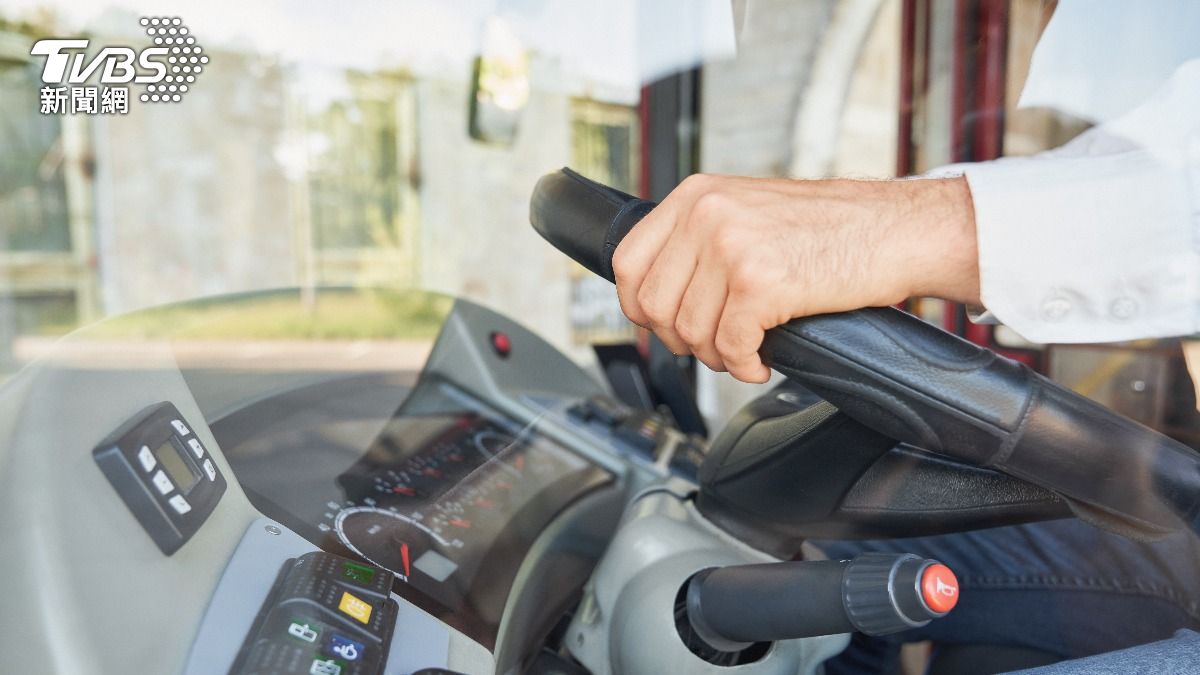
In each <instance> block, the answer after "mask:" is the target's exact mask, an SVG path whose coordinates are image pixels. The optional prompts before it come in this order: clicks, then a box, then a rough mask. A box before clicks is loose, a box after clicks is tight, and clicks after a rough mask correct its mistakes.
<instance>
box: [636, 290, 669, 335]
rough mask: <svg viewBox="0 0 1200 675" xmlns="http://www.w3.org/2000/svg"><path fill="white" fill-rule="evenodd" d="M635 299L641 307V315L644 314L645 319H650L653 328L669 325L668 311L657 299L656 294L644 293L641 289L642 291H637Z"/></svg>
mask: <svg viewBox="0 0 1200 675" xmlns="http://www.w3.org/2000/svg"><path fill="white" fill-rule="evenodd" d="M637 299H638V304H639V305H641V308H642V313H643V314H645V315H646V318H648V319H650V322H651V323H653V324H654V325H655V326H664V325H669V324H670V323H671V322H670V318H671V317H670V316H669V309H668V308H667V307H666V305H665V304H664V303H663V302H662V301H661V300H659V299H658V296H657V295H656V294H654V293H652V292H649V291H646V290H645V289H644V288H643V290H641V291H638V295H637Z"/></svg>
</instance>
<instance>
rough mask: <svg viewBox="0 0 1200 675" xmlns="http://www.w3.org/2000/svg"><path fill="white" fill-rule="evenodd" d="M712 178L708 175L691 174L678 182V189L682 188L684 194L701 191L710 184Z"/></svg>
mask: <svg viewBox="0 0 1200 675" xmlns="http://www.w3.org/2000/svg"><path fill="white" fill-rule="evenodd" d="M712 178H713V177H712V176H710V175H708V174H704V173H693V174H691V175H689V176H687V177H686V178H684V179H683V180H681V181H679V187H680V188H683V190H684V192H691V191H694V190H695V191H703V190H704V189H705V188H707V187H708V186H709V185H711V184H712Z"/></svg>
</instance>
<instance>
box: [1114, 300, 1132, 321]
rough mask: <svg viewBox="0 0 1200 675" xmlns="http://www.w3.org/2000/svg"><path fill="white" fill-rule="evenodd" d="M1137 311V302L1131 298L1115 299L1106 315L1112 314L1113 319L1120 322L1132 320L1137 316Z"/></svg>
mask: <svg viewBox="0 0 1200 675" xmlns="http://www.w3.org/2000/svg"><path fill="white" fill-rule="evenodd" d="M1137 311H1138V304H1137V300H1134V299H1133V298H1117V299H1116V300H1113V301H1112V304H1110V305H1109V306H1108V313H1109V314H1112V316H1113V318H1114V319H1119V320H1121V321H1125V320H1127V319H1131V318H1133V315H1134V314H1137Z"/></svg>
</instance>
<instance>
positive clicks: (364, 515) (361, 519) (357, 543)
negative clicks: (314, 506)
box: [334, 506, 451, 582]
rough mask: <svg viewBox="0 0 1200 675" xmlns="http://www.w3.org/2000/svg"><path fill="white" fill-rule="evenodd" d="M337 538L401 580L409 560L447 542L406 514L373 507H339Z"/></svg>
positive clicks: (409, 570) (405, 577)
mask: <svg viewBox="0 0 1200 675" xmlns="http://www.w3.org/2000/svg"><path fill="white" fill-rule="evenodd" d="M334 528H335V530H336V531H337V536H338V539H340V540H341V542H342V543H343V544H345V546H346V548H349V549H350V550H351V551H354V552H355V553H357V554H358V555H360V556H362V557H363V558H366V559H367V560H369V561H371V562H373V563H375V564H376V565H379V566H380V567H384V568H386V569H389V570H391V571H392V572H393V573H394V574H395V575H396V576H398V577H400V579H401V580H402V581H406V582H407V581H408V580H409V577H410V576H411V575H412V569H413V562H414V561H416V560H417V559H418V558H420V557H421V556H423V555H425V553H426V552H427V551H430V550H434V549H436V548H438V547H441V548H442V549H443V550H444V549H445V548H448V547H449V546H451V543H450V542H448V541H447V540H445V539H443V538H442V537H441V536H440V535H439V534H437V533H436V532H434V531H433V530H430V529H429V528H428V527H426V526H425V525H423V524H421V523H420V522H419V521H418V520H415V519H413V518H410V517H409V516H406V515H403V514H400V513H396V512H394V511H389V510H387V509H379V508H373V507H365V506H364V507H353V508H348V509H343V510H342V511H340V512H339V513H338V514H337V518H336V519H335V520H334Z"/></svg>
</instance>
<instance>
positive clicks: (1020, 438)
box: [530, 169, 1200, 538]
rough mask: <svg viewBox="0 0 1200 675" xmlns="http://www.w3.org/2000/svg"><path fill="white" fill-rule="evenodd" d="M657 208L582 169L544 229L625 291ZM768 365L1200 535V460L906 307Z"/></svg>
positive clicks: (908, 425) (1081, 505) (834, 323)
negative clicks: (632, 260)
mask: <svg viewBox="0 0 1200 675" xmlns="http://www.w3.org/2000/svg"><path fill="white" fill-rule="evenodd" d="M654 206H655V204H654V203H653V202H649V201H645V200H641V199H638V198H636V197H633V196H631V195H628V194H625V193H623V192H620V191H619V190H615V189H613V188H610V187H607V186H604V185H601V184H599V183H596V182H593V181H590V180H588V179H586V178H584V177H582V176H580V175H579V174H577V173H575V172H574V171H571V170H570V169H562V170H561V171H557V172H554V173H551V174H548V175H547V176H545V177H543V178H542V179H541V180H540V181H539V182H538V184H537V186H536V188H535V189H534V192H533V197H532V200H531V204H530V222H531V223H532V224H533V226H534V228H535V229H536V230H537V231H538V233H539V234H541V235H542V236H543V237H544V238H545V239H546V240H547V241H549V242H550V243H551V244H553V245H554V246H555V247H556V248H558V249H559V250H561V251H563V252H564V253H566V254H567V255H569V256H570V257H572V258H574V259H575V260H576V261H578V262H579V263H580V264H582V265H583V266H585V267H587V268H588V269H590V270H591V271H592V272H594V273H596V274H598V275H600V276H602V277H604V278H606V279H608V280H609V281H612V280H613V272H612V255H613V252H614V251H615V250H616V247H617V245H618V244H619V243H620V241H621V239H622V238H623V237H624V236H625V235H626V234H627V233H628V232H629V231H630V230H631V229H632V228H633V226H634V225H636V224H637V222H638V221H639V220H641V218H642V217H644V216H645V215H646V214H647V213H649V212H650V211H651V210H652V209H653V208H654ZM759 353H760V355H761V356H762V358H763V361H764V362H765V363H767V364H768V365H769V366H771V367H772V368H774V369H775V370H777V371H779V372H781V373H783V374H784V375H786V376H787V377H789V378H792V379H794V380H796V381H798V382H800V383H802V384H803V385H804V386H805V387H807V388H808V389H811V390H812V391H814V392H816V393H817V394H818V395H820V396H821V397H822V398H824V399H825V400H827V401H829V402H830V403H832V404H833V405H835V406H836V407H837V408H838V409H839V410H841V411H842V412H843V413H845V414H846V415H847V416H849V417H851V418H853V419H855V420H856V421H858V422H859V423H861V424H863V425H865V426H867V427H870V428H871V429H874V430H875V431H877V432H879V433H882V434H884V435H886V436H888V437H890V438H892V439H895V440H896V441H899V442H904V443H908V444H910V445H913V446H916V447H918V448H921V449H923V450H925V451H928V452H933V453H937V454H941V455H945V456H949V457H952V458H955V459H957V460H961V461H965V462H967V463H970V464H974V465H977V466H982V467H987V468H991V469H995V470H997V471H1000V472H1003V473H1005V474H1008V475H1010V476H1013V477H1015V478H1018V479H1020V480H1023V481H1027V482H1029V483H1032V484H1034V485H1038V486H1040V487H1043V488H1046V489H1048V490H1051V491H1053V492H1055V493H1057V494H1059V495H1061V496H1062V497H1063V498H1065V499H1066V500H1067V501H1068V502H1069V503H1070V504H1071V506H1072V509H1073V510H1074V511H1075V512H1076V513H1077V514H1078V515H1080V516H1082V517H1084V518H1085V519H1088V520H1090V521H1092V522H1094V523H1096V524H1098V525H1101V526H1104V527H1107V528H1108V529H1112V530H1114V531H1118V532H1120V533H1122V534H1126V535H1129V536H1134V537H1138V538H1155V537H1159V536H1162V535H1165V534H1167V533H1169V532H1171V531H1174V530H1177V529H1180V528H1190V529H1192V530H1193V531H1200V455H1198V454H1197V453H1196V452H1195V451H1193V450H1192V449H1191V448H1189V447H1187V446H1186V445H1183V444H1182V443H1179V442H1177V441H1174V440H1172V439H1170V438H1168V437H1166V436H1164V435H1162V434H1160V433H1158V432H1157V431H1154V430H1152V429H1149V428H1147V427H1145V426H1142V425H1141V424H1138V423H1137V422H1134V421H1133V420H1130V419H1128V418H1125V417H1123V416H1121V415H1118V414H1117V413H1115V412H1113V411H1112V410H1109V409H1108V408H1105V407H1104V406H1102V405H1100V404H1098V403H1096V402H1094V401H1092V400H1091V399H1088V398H1086V397H1084V396H1082V395H1080V394H1077V393H1075V392H1073V391H1071V390H1069V389H1066V388H1065V387H1062V386H1061V385H1059V384H1057V383H1055V382H1053V381H1051V380H1049V379H1047V378H1046V377H1044V376H1042V375H1040V374H1038V373H1035V372H1033V371H1032V370H1030V369H1029V368H1027V367H1025V366H1024V365H1022V364H1019V363H1016V362H1014V361H1012V360H1009V359H1007V358H1004V357H1002V356H1000V355H998V354H996V353H995V352H993V351H991V350H989V349H986V348H983V347H980V346H978V345H975V344H972V343H970V342H967V341H965V340H963V339H961V338H959V337H957V336H955V335H951V334H950V333H947V332H945V331H943V330H941V329H940V328H937V327H936V326H933V325H931V324H929V323H927V322H925V321H922V320H921V319H918V318H917V317H914V316H912V315H910V314H907V313H905V312H902V311H900V310H898V309H895V308H892V307H881V308H869V309H861V310H856V311H852V312H845V313H839V314H826V315H819V316H811V317H805V318H801V319H794V320H792V321H790V322H788V323H786V324H784V325H782V326H779V327H776V328H773V329H771V330H768V331H767V333H766V336H765V338H764V340H763V344H762V347H761V348H760V350H759Z"/></svg>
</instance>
